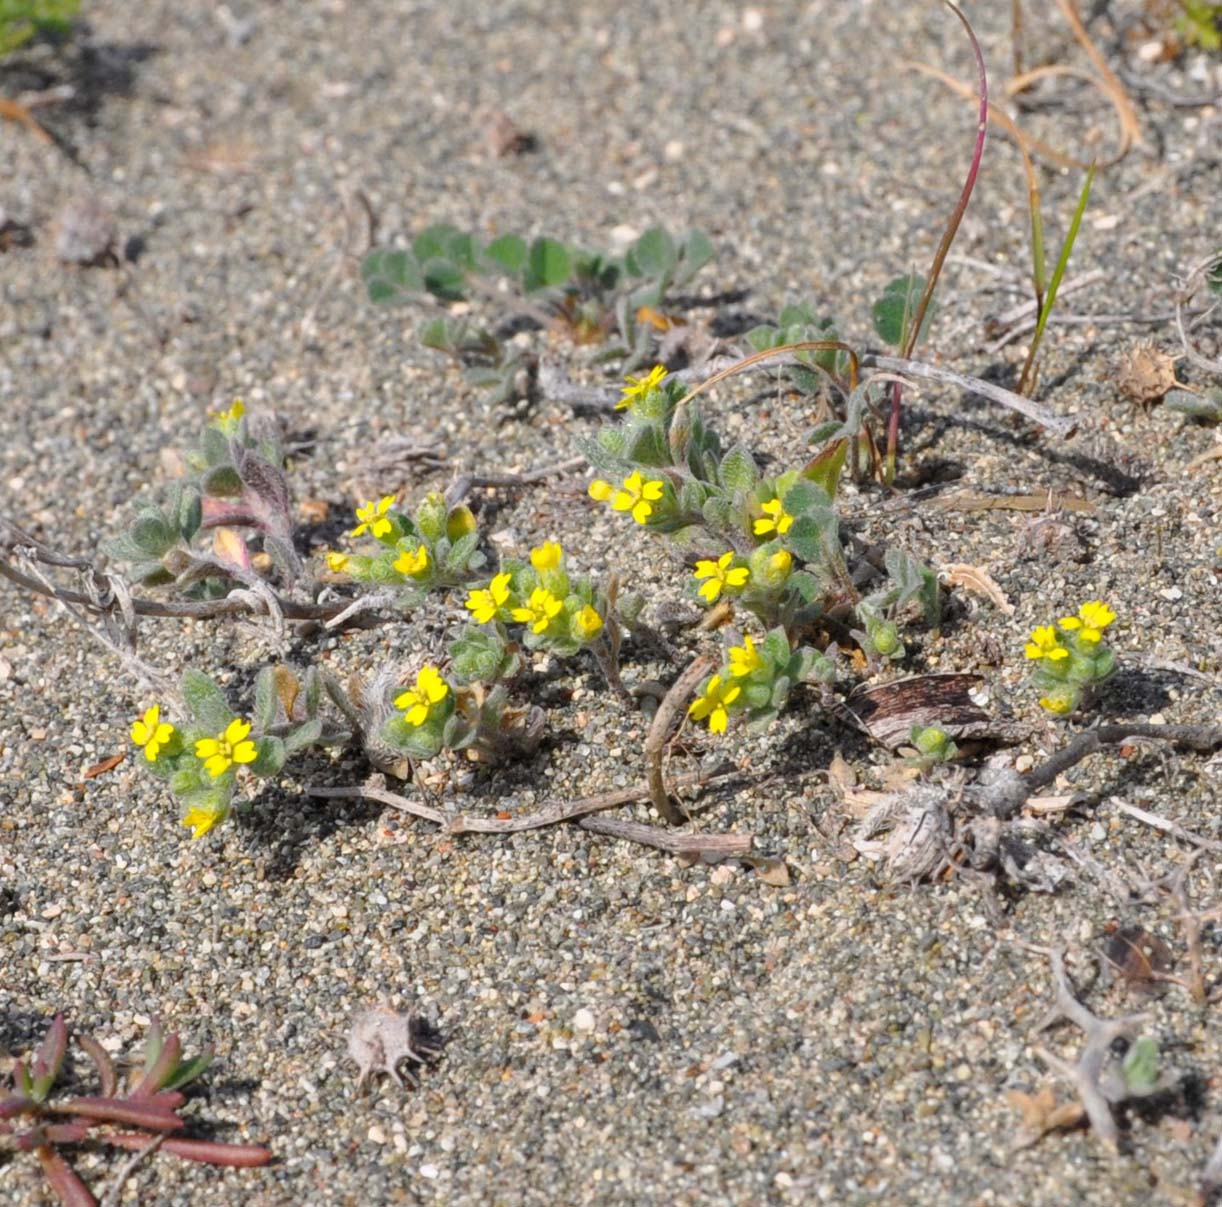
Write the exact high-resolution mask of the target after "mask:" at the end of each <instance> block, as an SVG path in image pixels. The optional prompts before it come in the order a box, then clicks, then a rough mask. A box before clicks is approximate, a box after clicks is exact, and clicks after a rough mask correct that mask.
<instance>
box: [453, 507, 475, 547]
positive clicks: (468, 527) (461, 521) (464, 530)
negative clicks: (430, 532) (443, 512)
mask: <svg viewBox="0 0 1222 1207" xmlns="http://www.w3.org/2000/svg"><path fill="white" fill-rule="evenodd" d="M474 531H475V513H474V512H473V511H472V510H471V508H470V507H468V506H467V505H466V504H465V503H460V504H459V505H458V506H457V507H455V508H454V509H453V511H451V512H450V514H449V515H448V516H446V536H447V537H449V538H450V540H451V541H457V540H458V539H459V538H460V537H464V536H467V535H468V534H469V533H472V532H474Z"/></svg>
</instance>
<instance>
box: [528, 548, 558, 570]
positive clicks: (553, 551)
mask: <svg viewBox="0 0 1222 1207" xmlns="http://www.w3.org/2000/svg"><path fill="white" fill-rule="evenodd" d="M563 557H564V550H563V549H561V548H560V546H559V545H557V544H556V542H555V541H544V542H543V544H542V545H538V546H536V547H535V548H534V549H532V550H531V551H530V564H531V565H532V566H534V568H535V569H536V570H537V571H538V572H539V573H540V574H544V573H546V572H547V571H548V570H555V569H556V568H557V567H558V566H559V565H560V562H561V560H562V559H563Z"/></svg>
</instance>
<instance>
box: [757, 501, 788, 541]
mask: <svg viewBox="0 0 1222 1207" xmlns="http://www.w3.org/2000/svg"><path fill="white" fill-rule="evenodd" d="M760 510H761V511H762V512H763V513H764V515H763V517H762V518H760V519H758V520H756V521H755V529H754V532H755V535H756V536H764V535H766V534H767V533H769V532H775V533H776V534H777V536H784V535H785V533H787V532H788V531H789V530H790V528H792V527H793V516H791V515H790V514H789V512H787V511H786V510H785V508H784V506H783V505H782V504H781V500H780V499H769V500H768V502H767V503H765V504H764V505H763V506H762V507H761V508H760Z"/></svg>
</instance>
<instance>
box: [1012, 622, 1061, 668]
mask: <svg viewBox="0 0 1222 1207" xmlns="http://www.w3.org/2000/svg"><path fill="white" fill-rule="evenodd" d="M1023 653H1024V654H1026V655H1027V657H1028V658H1047V659H1048V661H1049V662H1058V661H1060V659H1062V658H1068V657H1069V651H1068V650H1067V649H1066V648H1065V647H1064V646H1063V645H1062V644H1061V638H1060V637H1059V636H1058V635H1057V631H1056V629H1054V628H1053V627H1052V625H1050V624H1042V625H1040V627H1039V628H1038V629H1035V630H1034V631H1033V632H1032V634H1031V640H1030V641H1029V642H1028V643H1027V645H1026V646H1025V647H1024V648H1023Z"/></svg>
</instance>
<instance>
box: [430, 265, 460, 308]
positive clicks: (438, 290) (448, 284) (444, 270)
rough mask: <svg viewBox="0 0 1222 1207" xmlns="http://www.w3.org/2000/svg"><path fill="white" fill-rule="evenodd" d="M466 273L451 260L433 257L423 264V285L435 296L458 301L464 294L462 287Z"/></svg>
mask: <svg viewBox="0 0 1222 1207" xmlns="http://www.w3.org/2000/svg"><path fill="white" fill-rule="evenodd" d="M466 283H467V274H466V273H465V272H464V271H463V270H462V269H461V268H460V267H459V266H458V265H457V264H455V263H454V261H453V260H443V259H440V258H438V259H433V260H428V261H426V262H425V265H424V287H425V289H427V290H428V291H429V293H431V294H432V295H433V296H434V297H435V298H440V299H441V300H443V301H447V302H457V301H460V300H461V299H462V298H463V297H464V296H465V290H464V288H463V286H464V285H466Z"/></svg>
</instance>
